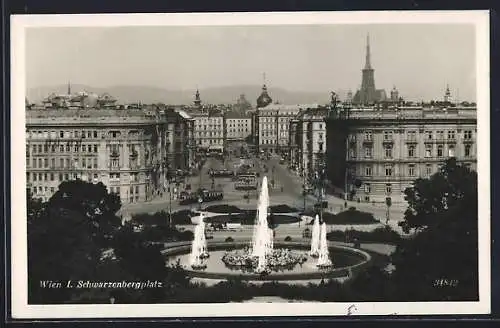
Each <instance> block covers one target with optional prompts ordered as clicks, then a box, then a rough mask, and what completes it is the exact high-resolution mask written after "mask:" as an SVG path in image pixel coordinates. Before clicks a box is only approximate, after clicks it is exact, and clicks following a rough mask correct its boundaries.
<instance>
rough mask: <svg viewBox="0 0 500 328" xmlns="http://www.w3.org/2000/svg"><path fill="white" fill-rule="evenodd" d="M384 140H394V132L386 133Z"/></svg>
mask: <svg viewBox="0 0 500 328" xmlns="http://www.w3.org/2000/svg"><path fill="white" fill-rule="evenodd" d="M384 140H392V131H384Z"/></svg>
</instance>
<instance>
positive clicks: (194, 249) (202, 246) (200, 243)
mask: <svg viewBox="0 0 500 328" xmlns="http://www.w3.org/2000/svg"><path fill="white" fill-rule="evenodd" d="M208 257H209V254H208V250H207V240H206V237H205V220H204V218H203V215H201V216H200V222H199V223H198V225H197V226H196V228H195V230H194V239H193V243H192V246H191V258H190V264H191V267H192V268H193V269H204V268H206V267H207V265H206V263H205V261H204V259H206V258H208Z"/></svg>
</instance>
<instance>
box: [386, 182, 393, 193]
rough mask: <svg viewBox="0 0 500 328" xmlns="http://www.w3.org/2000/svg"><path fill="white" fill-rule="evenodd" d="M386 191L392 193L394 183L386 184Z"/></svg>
mask: <svg viewBox="0 0 500 328" xmlns="http://www.w3.org/2000/svg"><path fill="white" fill-rule="evenodd" d="M385 193H386V194H387V195H390V194H391V193H392V185H391V184H390V183H388V184H386V185H385Z"/></svg>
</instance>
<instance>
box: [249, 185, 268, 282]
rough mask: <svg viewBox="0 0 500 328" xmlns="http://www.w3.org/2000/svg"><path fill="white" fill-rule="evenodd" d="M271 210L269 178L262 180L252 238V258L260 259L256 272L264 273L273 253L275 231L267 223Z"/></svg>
mask: <svg viewBox="0 0 500 328" xmlns="http://www.w3.org/2000/svg"><path fill="white" fill-rule="evenodd" d="M268 208H269V191H268V189H267V177H264V178H263V179H262V187H261V189H260V196H259V205H258V208H257V219H256V221H257V222H256V224H255V226H254V234H253V237H252V250H251V252H252V256H255V257H257V258H258V264H257V268H256V271H257V272H263V271H265V270H266V268H267V256H269V255H270V254H271V253H272V251H273V231H272V229H270V228H269V224H268V222H267V216H268Z"/></svg>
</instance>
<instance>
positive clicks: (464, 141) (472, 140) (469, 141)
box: [462, 138, 474, 144]
mask: <svg viewBox="0 0 500 328" xmlns="http://www.w3.org/2000/svg"><path fill="white" fill-rule="evenodd" d="M462 142H463V143H464V144H473V143H474V139H472V138H469V139H465V138H464V139H462Z"/></svg>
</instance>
